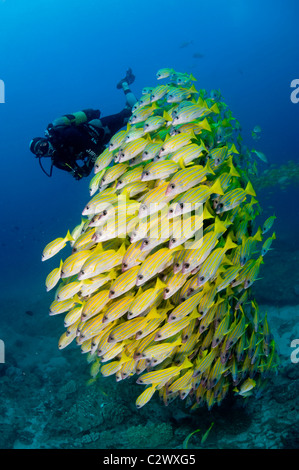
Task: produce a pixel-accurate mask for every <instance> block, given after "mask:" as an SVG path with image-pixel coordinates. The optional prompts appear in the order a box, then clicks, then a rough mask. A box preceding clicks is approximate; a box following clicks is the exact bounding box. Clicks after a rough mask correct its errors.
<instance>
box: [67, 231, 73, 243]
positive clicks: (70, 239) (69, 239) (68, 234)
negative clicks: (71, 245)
mask: <svg viewBox="0 0 299 470" xmlns="http://www.w3.org/2000/svg"><path fill="white" fill-rule="evenodd" d="M65 241H69V242H73V241H74V239H73V237H72V235H71V234H70V231H69V230H68V231H67V234H66V237H65Z"/></svg>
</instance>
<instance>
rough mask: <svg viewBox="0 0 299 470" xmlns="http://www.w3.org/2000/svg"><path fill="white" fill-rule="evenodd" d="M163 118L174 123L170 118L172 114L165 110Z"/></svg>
mask: <svg viewBox="0 0 299 470" xmlns="http://www.w3.org/2000/svg"><path fill="white" fill-rule="evenodd" d="M163 118H164V119H165V121H172V117H171V116H170V114H169V113H168V112H167V111H165V110H164V112H163Z"/></svg>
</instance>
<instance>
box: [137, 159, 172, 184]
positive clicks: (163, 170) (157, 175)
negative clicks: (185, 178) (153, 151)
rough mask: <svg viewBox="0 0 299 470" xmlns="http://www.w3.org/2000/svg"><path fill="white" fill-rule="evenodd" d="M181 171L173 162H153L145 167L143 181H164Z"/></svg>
mask: <svg viewBox="0 0 299 470" xmlns="http://www.w3.org/2000/svg"><path fill="white" fill-rule="evenodd" d="M179 169H180V166H179V164H178V163H176V162H173V161H172V160H164V161H162V162H151V163H148V164H147V165H146V166H145V167H144V169H143V172H142V174H141V181H150V180H155V179H160V180H162V179H165V178H168V177H169V176H170V175H172V174H173V173H176V172H177V171H178V170H179Z"/></svg>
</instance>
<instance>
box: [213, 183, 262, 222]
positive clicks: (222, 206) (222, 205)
mask: <svg viewBox="0 0 299 470" xmlns="http://www.w3.org/2000/svg"><path fill="white" fill-rule="evenodd" d="M247 195H249V196H256V193H255V191H254V189H253V187H252V184H251V183H250V181H248V183H247V186H246V188H245V189H242V188H235V189H232V190H231V191H228V192H227V193H225V194H224V196H222V197H221V198H220V200H219V202H218V205H217V207H216V214H222V213H223V212H225V211H229V210H231V209H233V208H234V207H237V206H238V205H240V204H241V203H242V202H243V201H244V200H245V199H246V196H247Z"/></svg>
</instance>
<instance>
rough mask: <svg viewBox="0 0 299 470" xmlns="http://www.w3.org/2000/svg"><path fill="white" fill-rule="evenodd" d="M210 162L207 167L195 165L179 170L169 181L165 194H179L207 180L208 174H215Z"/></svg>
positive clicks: (172, 195)
mask: <svg viewBox="0 0 299 470" xmlns="http://www.w3.org/2000/svg"><path fill="white" fill-rule="evenodd" d="M213 173H214V172H213V171H212V170H211V168H210V166H209V162H208V163H207V164H206V166H205V167H203V166H201V165H194V166H192V167H191V168H186V169H184V170H180V171H178V172H177V173H176V174H175V175H174V176H173V177H172V178H171V180H170V181H169V183H168V186H167V189H166V191H165V196H167V197H171V198H173V197H175V196H176V195H177V194H180V193H182V192H185V191H187V190H188V189H190V188H192V187H193V186H196V185H197V184H198V183H200V182H202V181H205V180H206V175H207V174H213Z"/></svg>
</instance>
